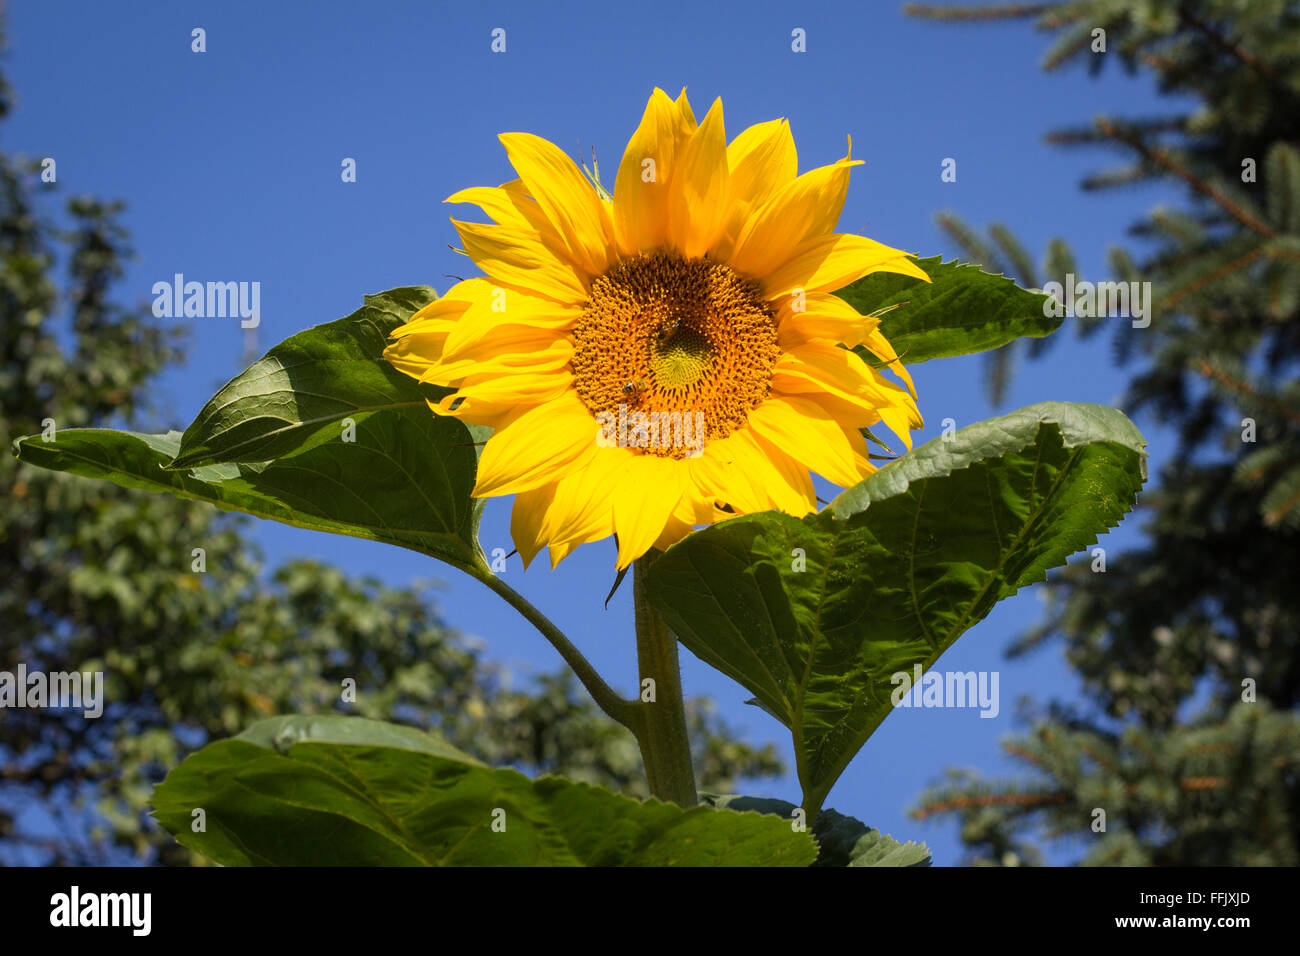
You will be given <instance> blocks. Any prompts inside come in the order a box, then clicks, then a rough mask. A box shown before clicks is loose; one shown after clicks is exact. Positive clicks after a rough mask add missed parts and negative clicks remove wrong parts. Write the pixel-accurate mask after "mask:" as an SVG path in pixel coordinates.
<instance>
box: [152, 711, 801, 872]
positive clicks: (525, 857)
mask: <svg viewBox="0 0 1300 956" xmlns="http://www.w3.org/2000/svg"><path fill="white" fill-rule="evenodd" d="M196 809H201V810H202V811H203V814H202V817H203V822H204V826H203V828H202V829H201V830H200V831H199V832H195V828H194V823H195V820H196V815H195V813H194V811H195V810H196ZM154 816H155V817H156V818H157V819H158V821H159V822H160V823H161V824H162V825H163V826H164V827H165V828H166V829H167V830H168V831H169V832H171V833H172V834H173V835H174V836H175V837H176V839H177V840H178V841H179V842H180V843H181V844H183V845H184V846H187V847H190V848H191V849H193V850H196V851H198V852H199V853H202V854H204V855H205V856H208V857H210V858H211V859H213V860H215V861H217V862H218V863H222V864H225V865H227V866H232V865H234V866H237V865H250V864H261V865H281V866H298V865H305V866H333V865H353V866H357V865H361V866H365V865H398V866H456V865H473V866H491V865H503V866H583V865H586V866H612V865H624V866H665V865H670V866H807V865H809V864H810V863H812V861H813V860H814V859H815V858H816V855H817V849H816V846H815V845H814V843H813V841H812V840H811V839H810V838H809V836H808V835H807V834H806V833H796V832H794V831H793V829H792V828H791V826H790V824H789V823H788V822H786V821H782V820H775V819H772V818H771V817H768V816H763V815H760V814H758V813H744V812H738V811H735V810H717V809H712V808H708V807H692V808H691V809H689V810H683V809H681V808H680V807H677V806H674V805H672V804H666V803H660V802H658V801H655V800H651V801H647V802H645V803H641V802H638V801H636V800H631V799H628V798H627V797H621V796H619V795H617V794H614V793H611V792H610V791H608V790H604V789H602V788H600V787H594V786H590V785H588V784H584V783H575V782H573V781H570V780H564V779H562V778H559V777H542V778H540V779H538V780H529V779H528V778H527V777H525V776H524V775H523V774H521V773H518V772H517V771H514V770H505V769H501V770H493V769H490V768H488V767H485V766H483V765H482V764H481V763H479V762H478V761H476V760H473V759H472V758H470V757H467V756H465V755H464V754H460V753H459V752H457V751H455V750H454V749H453V748H451V747H449V746H448V745H446V744H444V743H443V742H441V741H440V740H438V739H437V738H435V737H433V736H432V735H430V734H425V733H423V732H421V731H418V730H413V729H410V728H401V727H394V726H392V725H390V724H384V723H381V722H378V721H370V720H363V719H361V718H358V717H310V718H303V717H281V718H275V719H273V720H270V721H264V722H262V723H259V724H256V725H254V726H253V727H251V728H249V730H248V731H246V732H245V733H243V734H241V735H240V736H238V737H235V738H232V739H230V740H222V741H218V742H216V743H213V744H209V745H208V746H206V747H204V748H202V749H201V750H199V751H198V752H197V753H195V754H192V755H191V756H189V757H188V758H186V760H185V761H184V762H183V763H182V764H181V765H180V766H179V767H177V768H176V769H175V770H173V771H172V772H171V773H170V774H168V775H167V779H166V780H164V781H163V782H162V783H161V784H159V785H158V786H157V787H156V788H155V790H154ZM494 823H496V824H497V825H496V827H495V828H494V826H493V824H494ZM502 824H504V829H502V828H501V826H502Z"/></svg>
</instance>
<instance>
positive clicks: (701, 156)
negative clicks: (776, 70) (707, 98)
mask: <svg viewBox="0 0 1300 956" xmlns="http://www.w3.org/2000/svg"><path fill="white" fill-rule="evenodd" d="M730 175H731V174H730V172H729V171H728V169H727V132H726V129H725V128H724V123H723V117H722V100H721V99H717V100H715V101H714V103H713V106H712V108H710V110H709V112H708V115H707V116H705V117H704V122H703V123H701V124H700V127H699V129H697V130H696V131H695V133H694V135H692V136H691V138H690V141H689V142H687V144H686V147H685V148H684V149H683V150H682V151H681V153H680V155H679V156H678V159H677V168H676V169H675V170H674V171H673V175H672V181H671V182H670V183H669V187H668V191H669V196H668V222H669V228H670V232H671V236H670V238H671V239H672V241H673V242H674V243H675V244H676V245H677V248H678V249H679V250H680V252H681V254H682V255H683V256H685V257H687V258H688V259H693V258H696V257H698V256H702V255H704V253H705V252H707V251H708V250H709V247H710V246H712V245H713V243H714V241H715V240H716V239H717V238H718V236H719V234H721V232H722V229H723V227H724V226H725V225H726V222H727V201H728V199H727V197H728V190H729V188H730V187H729V181H730Z"/></svg>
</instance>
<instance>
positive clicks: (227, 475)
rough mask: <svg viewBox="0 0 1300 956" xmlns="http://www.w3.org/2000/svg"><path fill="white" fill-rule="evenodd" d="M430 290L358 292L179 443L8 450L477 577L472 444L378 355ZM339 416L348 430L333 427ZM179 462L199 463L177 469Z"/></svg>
mask: <svg viewBox="0 0 1300 956" xmlns="http://www.w3.org/2000/svg"><path fill="white" fill-rule="evenodd" d="M431 295H432V292H431V290H428V289H426V288H424V287H417V288H413V289H395V290H393V291H392V292H386V293H382V294H380V295H374V296H367V297H366V305H365V306H364V307H363V308H362V309H360V310H358V311H357V312H355V313H354V314H353V315H351V316H349V317H348V318H346V319H340V320H338V321H337V322H331V323H329V324H327V325H321V326H317V327H316V328H313V329H308V330H307V331H306V332H301V333H299V334H297V335H295V336H293V337H291V338H289V339H287V340H285V341H284V342H283V343H281V344H280V345H277V346H276V347H275V348H273V349H272V350H271V351H270V352H269V353H268V354H267V356H266V357H265V358H263V359H261V360H260V361H259V362H257V363H255V364H254V365H253V366H252V367H251V368H249V369H248V370H247V371H246V372H244V373H243V374H242V375H240V376H238V377H237V378H235V379H234V380H233V381H232V382H231V383H230V384H229V385H227V386H226V387H225V388H223V389H222V390H221V391H220V392H219V393H218V395H217V397H216V398H214V399H213V400H212V401H211V402H209V403H208V405H207V406H206V407H205V408H204V410H203V412H202V413H201V414H200V415H199V418H198V420H197V421H196V423H195V424H194V425H191V426H190V428H189V429H188V430H187V431H186V433H185V436H184V437H182V436H181V435H180V434H179V433H177V432H169V433H167V434H164V435H145V434H140V433H136V432H125V431H110V430H106V429H64V430H61V431H59V432H57V433H56V435H55V440H54V441H49V442H47V441H45V440H44V439H43V438H42V437H41V436H31V437H28V438H20V439H18V440H17V441H16V442H15V443H14V448H15V453H16V454H17V455H18V457H19V458H20V459H22V460H23V461H25V462H28V463H30V464H33V465H39V466H41V467H44V468H51V469H54V470H56V471H66V472H70V473H72V474H77V475H84V476H86V477H90V478H104V479H108V480H109V481H114V482H116V483H117V484H120V485H125V486H126V487H129V488H141V489H144V490H146V491H165V492H169V493H171V494H174V495H178V496H179V497H182V498H194V499H198V500H200V501H209V502H211V503H213V504H215V505H217V507H219V508H222V509H224V510H227V511H242V512H245V513H247V514H251V515H255V516H257V517H259V518H271V519H273V520H276V521H282V522H284V523H286V524H291V525H295V526H297V527H301V528H311V529H313V530H318V531H331V532H335V533H338V534H346V535H352V536H353V537H358V538H369V539H371V540H374V541H383V542H387V543H390V544H397V545H401V546H403V547H407V548H411V549H413V550H415V551H420V552H422V553H424V554H429V555H433V556H434V557H437V558H440V559H442V560H444V561H447V562H449V563H451V564H453V565H456V566H457V567H461V568H465V569H471V568H482V566H483V558H482V553H481V551H480V549H479V546H478V542H477V535H478V520H479V514H480V511H481V503H480V502H479V501H477V500H476V499H474V498H472V497H471V496H470V494H471V492H472V490H473V487H474V477H475V469H476V460H477V454H476V450H475V445H474V442H475V441H476V440H477V439H478V438H479V437H480V436H479V435H477V434H475V433H474V432H473V431H472V430H470V429H468V428H467V427H466V426H465V425H464V424H462V423H461V422H459V421H456V420H455V419H451V418H447V417H438V416H435V415H434V414H433V413H432V412H431V411H430V410H429V408H428V406H427V404H426V403H425V394H424V393H423V392H422V390H421V389H420V388H419V386H418V385H417V384H416V383H415V382H414V380H412V379H410V378H408V377H407V376H405V375H401V374H399V373H397V372H396V371H395V370H394V369H392V368H391V367H389V366H388V364H387V363H386V362H384V361H383V358H382V355H381V353H382V351H383V347H384V341H385V339H386V337H387V335H388V332H389V331H390V330H391V329H392V328H394V327H396V325H397V324H398V323H400V322H402V321H404V320H405V317H407V316H409V315H410V314H411V312H412V311H413V310H415V309H417V308H419V307H420V305H421V304H423V303H424V302H426V301H428V299H429V298H430V297H431ZM345 418H351V419H352V420H353V423H354V427H351V428H349V429H348V430H347V431H346V432H345V430H344V426H345V425H346V424H347V423H345V422H344V421H343V419H345ZM187 441H188V442H190V445H189V447H188V450H187V447H186V442H187ZM272 459H274V460H272ZM186 461H188V462H191V463H193V462H206V463H203V464H197V465H193V464H192V465H188V466H185V467H177V462H186Z"/></svg>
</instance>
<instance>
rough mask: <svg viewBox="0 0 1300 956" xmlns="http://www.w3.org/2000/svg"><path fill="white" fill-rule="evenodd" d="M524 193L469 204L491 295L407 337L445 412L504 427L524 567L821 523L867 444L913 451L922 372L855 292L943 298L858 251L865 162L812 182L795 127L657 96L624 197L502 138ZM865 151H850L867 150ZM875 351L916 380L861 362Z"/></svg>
mask: <svg viewBox="0 0 1300 956" xmlns="http://www.w3.org/2000/svg"><path fill="white" fill-rule="evenodd" d="M500 138H501V142H502V143H503V144H504V146H505V149H506V153H507V155H508V157H509V160H510V163H511V165H512V166H513V167H514V169H515V171H516V172H517V173H518V174H519V178H518V179H516V180H513V181H511V182H508V183H505V184H504V185H502V186H499V187H496V188H490V187H476V188H472V189H466V190H463V191H461V192H458V193H456V194H455V195H453V196H451V197H449V198H448V199H447V200H446V201H447V202H449V203H472V204H474V205H477V206H478V207H479V208H480V209H481V210H482V211H483V213H484V214H486V216H487V217H488V218H490V219H491V220H492V222H491V223H489V224H479V223H472V222H459V221H457V220H455V219H453V220H452V223H453V225H454V226H455V228H456V230H457V232H458V233H459V234H460V238H461V242H462V244H463V247H464V251H465V253H467V254H468V256H469V257H470V258H471V259H472V260H473V261H474V263H475V265H476V266H478V268H479V269H481V270H482V271H483V272H484V273H486V276H485V277H482V278H472V279H466V280H464V281H460V282H458V283H457V284H456V285H454V286H453V287H452V288H451V289H450V290H449V291H448V292H447V294H446V295H444V296H443V297H442V298H440V299H438V300H437V301H435V302H433V303H432V304H430V305H428V306H426V307H425V308H423V309H421V310H420V311H419V312H417V313H416V314H415V315H414V316H412V317H411V320H410V321H409V322H408V323H407V324H406V325H403V326H402V327H400V328H398V329H397V330H395V331H394V332H393V340H394V341H393V342H392V344H391V345H390V346H389V347H388V349H387V351H386V352H385V357H386V358H387V359H388V360H389V361H390V362H391V363H392V364H393V365H394V366H395V367H396V368H398V369H400V370H401V371H402V372H404V373H406V374H408V375H411V376H414V377H416V378H418V379H419V380H420V381H422V382H425V383H430V384H434V385H440V386H445V387H447V388H450V389H452V390H453V391H451V392H450V394H448V395H446V397H444V398H442V399H441V400H440V401H438V402H430V407H431V408H432V409H433V411H434V413H435V414H438V415H450V416H453V417H456V418H459V419H461V420H463V421H465V422H469V423H473V424H478V425H486V426H488V427H490V428H491V429H493V432H492V435H491V438H490V439H489V440H488V442H487V444H486V445H485V446H484V447H483V449H482V453H481V455H480V458H479V463H478V480H477V484H476V486H475V488H474V495H475V496H476V497H486V496H498V495H511V494H513V495H515V503H514V511H513V513H512V515H511V535H512V537H513V538H514V542H515V546H516V547H517V548H518V550H519V552H520V554H521V555H522V557H523V559H524V564H525V566H527V565H528V563H530V562H531V561H532V560H533V558H534V557H535V556H536V555H537V553H538V552H539V551H540V550H541V549H542V548H543V547H548V548H549V550H550V556H551V563H552V565H553V566H554V565H556V564H558V563H559V562H560V561H561V560H563V559H564V557H566V556H567V555H568V554H569V553H570V552H571V551H572V550H573V549H574V548H576V547H577V546H578V545H579V544H583V543H585V542H589V541H597V540H600V539H603V538H606V537H609V536H610V535H615V536H616V537H617V542H618V567H619V568H620V569H621V568H625V567H627V566H628V565H629V564H630V563H631V562H632V561H634V560H635V559H636V558H638V557H640V556H641V555H642V554H644V553H645V552H646V551H648V550H649V549H650V548H652V547H654V548H660V549H663V548H666V547H668V546H669V545H671V544H673V543H674V542H676V541H678V540H679V539H681V538H682V537H684V536H685V535H686V534H688V533H689V532H690V531H691V530H692V529H693V528H694V527H695V526H698V525H706V524H710V523H712V522H714V521H718V520H721V519H724V518H727V517H730V516H732V515H736V514H746V513H752V512H757V511H768V510H771V509H779V510H781V511H784V512H787V513H789V514H792V515H796V516H801V515H804V514H807V513H809V512H811V511H813V510H815V508H816V501H817V499H816V497H815V495H814V492H813V484H812V480H811V477H810V474H809V471H810V470H811V471H814V472H816V473H818V474H820V475H821V476H822V477H823V478H825V479H827V480H828V481H830V482H833V483H835V484H837V485H842V486H846V487H847V486H850V485H853V484H856V483H857V482H858V481H860V480H861V479H862V478H864V477H866V476H867V475H869V474H871V473H872V472H873V471H874V470H875V466H874V465H873V464H872V463H871V460H870V458H869V456H868V453H867V445H866V442H865V440H864V437H863V434H862V429H865V428H868V427H870V426H872V425H875V424H877V423H880V422H883V423H884V425H885V426H887V427H888V428H889V429H891V430H892V431H893V432H894V433H896V434H897V435H898V436H899V437H900V439H901V440H902V441H903V443H904V444H906V445H907V447H909V448H910V447H911V438H910V432H909V429H911V428H919V427H921V418H920V414H919V412H918V411H917V407H916V403H915V392H914V389H913V387H912V382H911V378H910V377H909V376H908V375H907V372H906V370H905V369H904V368H903V366H902V364H901V363H900V362H899V360H898V356H897V354H896V353H895V352H894V349H893V348H892V347H891V346H890V345H889V343H888V342H887V341H886V340H885V338H884V336H883V335H881V333H880V332H879V330H878V328H877V325H878V321H877V320H876V319H873V318H868V317H864V316H862V315H860V314H858V312H857V311H856V310H854V309H853V308H852V307H851V306H850V305H848V304H847V303H846V302H844V301H843V300H842V299H840V298H837V297H836V296H835V295H833V294H832V293H833V292H834V290H836V289H839V288H842V287H843V286H845V285H847V284H848V283H850V282H852V281H853V280H855V279H858V278H859V277H861V276H864V275H866V274H868V273H871V272H878V271H886V272H897V273H902V274H904V275H910V276H915V277H917V278H920V279H925V280H926V281H928V277H927V276H926V275H925V273H924V272H923V271H921V270H920V269H919V268H918V267H917V266H916V264H915V263H914V262H913V261H912V260H911V259H909V258H908V257H907V255H906V254H905V253H903V252H901V251H899V250H898V249H892V248H890V247H888V246H885V245H881V244H880V243H878V242H875V241H874V240H871V239H867V238H864V237H862V236H858V235H852V234H847V233H837V232H836V231H835V226H836V223H837V222H838V220H839V216H840V210H841V208H842V207H843V205H844V198H845V194H846V192H847V190H848V181H849V169H850V168H851V167H852V166H855V165H857V164H858V161H855V160H852V159H850V158H849V157H848V156H845V158H844V159H842V160H840V161H838V162H836V163H833V164H831V165H829V166H822V167H819V168H817V169H813V170H811V171H809V172H806V173H804V174H802V175H797V174H796V156H795V147H794V140H793V138H792V137H791V135H790V127H789V124H788V123H787V122H786V121H785V120H773V121H771V122H767V123H760V124H758V125H756V126H751V127H750V128H749V129H747V130H745V131H744V132H743V133H741V134H740V135H738V136H737V137H736V138H735V139H733V140H732V141H731V143H730V144H728V143H727V139H726V134H725V132H724V128H723V118H722V102H721V100H717V101H715V102H714V104H713V106H712V108H711V109H710V110H709V112H708V115H706V116H705V117H704V121H703V122H702V123H697V122H696V120H695V116H694V113H693V112H692V110H691V106H690V103H689V102H688V101H687V99H686V92H685V90H683V91H682V94H681V95H680V96H679V97H678V98H677V99H676V100H675V101H674V100H673V99H671V98H670V97H669V96H668V95H666V94H665V93H664V92H663V91H662V90H659V89H656V90H655V91H654V93H653V94H652V95H651V97H650V101H649V103H648V104H647V105H646V109H645V114H644V116H643V117H642V119H641V124H640V126H638V127H637V129H636V132H635V133H634V134H633V136H632V139H631V141H630V142H629V143H628V145H627V150H626V151H625V152H624V154H623V159H622V162H621V163H620V164H619V168H618V174H617V177H616V180H615V183H614V192H613V194H612V195H611V194H610V193H609V192H608V191H606V190H605V189H604V188H602V187H601V186H600V185H599V183H598V182H597V181H596V180H595V179H594V178H588V177H587V176H586V175H585V173H584V170H582V169H580V168H579V167H578V166H577V165H576V164H575V163H574V162H573V161H572V160H571V159H569V158H568V156H566V155H565V154H564V152H563V151H562V150H560V149H559V148H558V147H557V146H555V145H554V144H552V143H550V142H548V141H546V140H544V139H542V138H540V137H538V136H534V135H531V134H529V133H504V134H502V135H501V137H500ZM851 146H852V144H851V143H850V150H851ZM857 345H862V346H865V348H866V349H867V350H868V351H869V352H870V353H871V354H873V355H875V356H877V357H878V358H879V359H880V365H881V367H888V368H890V369H891V370H892V371H894V372H895V373H897V374H898V376H899V377H900V378H901V379H902V381H904V382H905V383H906V388H903V387H902V386H900V385H899V384H896V383H895V382H893V381H890V380H889V379H887V378H886V377H885V376H884V375H882V373H881V371H880V370H879V369H878V368H874V367H872V365H871V364H868V363H867V362H865V361H863V359H862V358H860V357H859V356H858V355H857V354H856V353H855V352H853V351H851V350H850V348H845V347H842V346H849V347H852V346H857Z"/></svg>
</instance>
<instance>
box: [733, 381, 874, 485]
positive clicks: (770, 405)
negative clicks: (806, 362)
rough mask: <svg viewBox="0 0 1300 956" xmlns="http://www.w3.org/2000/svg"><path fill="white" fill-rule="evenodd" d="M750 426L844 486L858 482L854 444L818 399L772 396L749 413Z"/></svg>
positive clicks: (766, 438)
mask: <svg viewBox="0 0 1300 956" xmlns="http://www.w3.org/2000/svg"><path fill="white" fill-rule="evenodd" d="M749 427H750V428H752V429H753V430H754V431H755V432H756V433H757V434H758V437H759V438H761V439H764V440H766V442H767V443H768V445H769V446H771V448H772V449H775V450H779V451H782V452H784V453H785V454H786V455H789V456H790V457H792V458H794V459H795V460H796V461H798V462H799V463H800V464H802V465H803V466H804V467H806V468H811V469H812V470H813V471H815V472H817V474H819V475H821V476H822V477H823V478H825V479H826V480H828V481H831V482H833V483H835V484H837V485H842V486H844V487H848V486H849V485H853V484H856V483H857V480H858V469H857V466H856V465H855V463H854V460H853V448H852V446H850V445H849V442H848V439H847V438H845V437H844V431H843V429H842V428H840V426H839V423H837V422H836V421H835V420H834V419H832V418H831V417H830V416H829V415H827V414H826V411H825V410H824V409H822V408H821V407H820V406H818V405H817V404H816V403H814V402H810V401H808V400H807V399H802V398H798V397H795V396H783V397H776V398H769V399H768V400H767V401H765V402H763V403H762V404H761V405H759V406H758V407H757V408H755V409H754V410H753V411H752V412H750V413H749Z"/></svg>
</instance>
